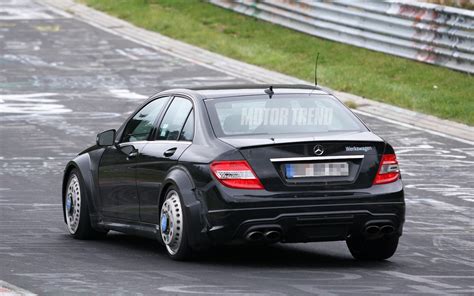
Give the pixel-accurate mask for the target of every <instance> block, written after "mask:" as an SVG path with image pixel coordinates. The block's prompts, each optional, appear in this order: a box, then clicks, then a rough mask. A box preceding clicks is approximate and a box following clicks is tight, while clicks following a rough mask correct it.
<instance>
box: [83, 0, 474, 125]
mask: <svg viewBox="0 0 474 296" xmlns="http://www.w3.org/2000/svg"><path fill="white" fill-rule="evenodd" d="M80 1H82V2H84V3H86V4H88V5H90V6H92V7H94V8H96V9H99V10H102V11H105V12H107V13H109V14H111V15H115V16H117V17H119V18H122V19H124V20H127V21H129V22H131V23H133V24H135V25H137V26H140V27H143V28H146V29H148V30H152V31H156V32H159V33H161V34H163V35H166V36H169V37H172V38H175V39H178V40H182V41H185V42H187V43H190V44H194V45H196V46H199V47H202V48H205V49H208V50H210V51H213V52H216V53H220V54H222V55H225V56H228V57H231V58H234V59H238V60H241V61H244V62H247V63H250V64H254V65H258V66H262V67H265V68H267V69H271V70H275V71H278V72H282V73H285V74H288V75H292V76H295V77H298V78H300V79H304V80H307V81H313V71H314V58H315V54H316V52H319V53H320V57H319V69H318V76H319V77H318V79H319V83H320V84H321V85H324V86H328V87H330V88H333V89H336V90H340V91H345V92H350V93H354V94H357V95H360V96H363V97H367V98H370V99H373V100H377V101H381V102H385V103H389V104H393V105H397V106H400V107H404V108H408V109H411V110H415V111H418V112H423V113H427V114H432V115H435V116H438V117H441V118H446V119H451V120H455V121H458V122H463V123H467V124H469V125H474V77H473V76H472V75H468V74H465V73H461V72H457V71H452V70H448V69H445V68H442V67H437V66H431V65H426V64H423V63H418V62H415V61H411V60H407V59H403V58H398V57H394V56H390V55H386V54H382V53H378V52H373V51H370V50H366V49H362V48H357V47H354V46H349V45H344V44H341V43H337V42H332V41H328V40H324V39H320V38H316V37H312V36H309V35H306V34H303V33H299V32H295V31H293V30H289V29H286V28H283V27H280V26H278V25H273V24H270V23H267V22H264V21H260V20H257V19H254V18H251V17H247V16H243V15H240V14H237V13H234V12H231V11H228V10H225V9H221V8H219V7H216V6H213V5H211V4H208V3H206V2H204V1H199V0H80Z"/></svg>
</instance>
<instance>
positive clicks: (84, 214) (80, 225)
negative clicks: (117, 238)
mask: <svg viewBox="0 0 474 296" xmlns="http://www.w3.org/2000/svg"><path fill="white" fill-rule="evenodd" d="M83 184H84V182H83V181H82V177H81V175H80V174H79V171H78V170H76V169H74V170H72V171H71V173H70V174H69V179H68V183H67V187H66V195H65V197H64V198H65V200H64V214H65V216H66V224H67V229H68V231H69V234H71V235H72V236H73V237H74V238H77V239H91V238H101V237H103V236H105V235H106V234H107V233H106V232H99V231H97V230H95V229H93V228H92V226H91V221H90V216H89V207H88V205H87V197H86V190H85V187H84V185H83Z"/></svg>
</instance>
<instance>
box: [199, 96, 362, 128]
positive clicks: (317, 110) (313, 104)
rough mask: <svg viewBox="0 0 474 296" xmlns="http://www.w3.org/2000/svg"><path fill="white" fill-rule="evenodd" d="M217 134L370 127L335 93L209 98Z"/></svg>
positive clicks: (211, 116)
mask: <svg viewBox="0 0 474 296" xmlns="http://www.w3.org/2000/svg"><path fill="white" fill-rule="evenodd" d="M205 104H206V107H207V110H208V113H209V116H210V119H211V123H212V127H213V129H214V132H215V133H216V136H218V137H223V136H241V135H257V134H264V135H268V134H295V133H301V134H303V133H305V134H307V133H324V132H335V131H362V130H367V129H366V128H365V127H364V126H363V125H362V123H361V122H360V120H359V119H358V118H357V117H355V116H354V115H353V114H352V113H351V112H350V111H349V110H348V109H347V108H346V107H345V106H344V105H342V104H341V103H340V102H339V101H338V100H336V99H334V98H333V97H331V96H326V95H325V96H322V95H304V94H295V95H274V96H273V97H272V98H271V99H270V98H269V97H268V96H267V95H262V96H245V97H230V98H220V99H207V100H205Z"/></svg>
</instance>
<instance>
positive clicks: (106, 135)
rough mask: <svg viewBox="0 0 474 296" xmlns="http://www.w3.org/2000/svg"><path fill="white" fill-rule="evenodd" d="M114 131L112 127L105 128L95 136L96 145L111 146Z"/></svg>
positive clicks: (113, 140) (113, 139)
mask: <svg viewBox="0 0 474 296" xmlns="http://www.w3.org/2000/svg"><path fill="white" fill-rule="evenodd" d="M115 133H116V131H115V130H114V129H111V130H107V131H105V132H101V133H100V134H98V135H97V138H96V143H97V146H100V147H106V146H112V145H113V144H114V142H115Z"/></svg>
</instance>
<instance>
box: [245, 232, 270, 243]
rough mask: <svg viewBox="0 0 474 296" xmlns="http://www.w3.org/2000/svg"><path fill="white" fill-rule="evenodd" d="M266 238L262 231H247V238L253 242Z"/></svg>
mask: <svg viewBox="0 0 474 296" xmlns="http://www.w3.org/2000/svg"><path fill="white" fill-rule="evenodd" d="M264 238H265V236H264V235H263V233H262V232H260V231H251V232H249V233H247V235H246V236H245V239H246V240H248V241H252V242H258V241H262V240H263V239H264Z"/></svg>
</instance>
